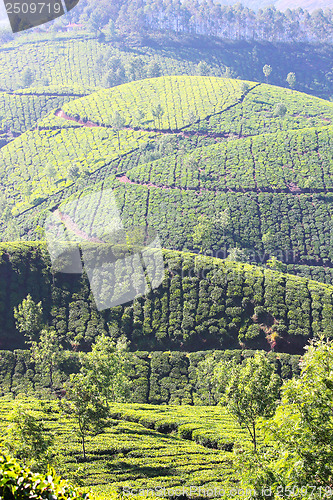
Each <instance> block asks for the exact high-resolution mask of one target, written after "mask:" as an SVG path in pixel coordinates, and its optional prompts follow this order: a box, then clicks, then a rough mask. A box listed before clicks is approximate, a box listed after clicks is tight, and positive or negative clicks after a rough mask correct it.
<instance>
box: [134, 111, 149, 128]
mask: <svg viewBox="0 0 333 500" xmlns="http://www.w3.org/2000/svg"><path fill="white" fill-rule="evenodd" d="M145 116H146V114H145V112H144V111H143V110H142V109H140V108H139V109H138V110H137V111H136V113H135V115H134V117H135V120H136V122H137V125H138V127H140V126H142V122H143V120H144V118H145Z"/></svg>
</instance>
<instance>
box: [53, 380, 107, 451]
mask: <svg viewBox="0 0 333 500" xmlns="http://www.w3.org/2000/svg"><path fill="white" fill-rule="evenodd" d="M65 388H66V400H65V401H64V402H62V403H61V404H62V407H63V410H64V412H65V413H66V414H67V415H70V416H71V417H72V418H73V419H74V420H75V422H76V431H77V435H78V437H79V439H80V441H81V445H82V455H83V459H84V460H85V459H86V438H87V436H88V435H97V434H99V433H101V432H102V431H103V429H104V428H105V427H106V425H107V417H108V415H109V410H108V408H107V406H105V404H104V403H103V401H102V398H101V396H100V394H99V391H98V388H97V387H96V386H95V385H94V384H93V383H92V381H91V379H90V377H87V376H84V375H83V374H82V373H78V374H71V376H70V379H69V380H68V381H67V383H66V385H65Z"/></svg>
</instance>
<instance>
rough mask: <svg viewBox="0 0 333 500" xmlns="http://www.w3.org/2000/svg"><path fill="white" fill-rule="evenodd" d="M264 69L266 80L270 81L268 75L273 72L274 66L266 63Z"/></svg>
mask: <svg viewBox="0 0 333 500" xmlns="http://www.w3.org/2000/svg"><path fill="white" fill-rule="evenodd" d="M262 71H263V73H264V75H265V77H266V81H267V82H268V77H269V76H270V74H271V73H272V66H270V65H269V64H265V66H264V67H263V69H262Z"/></svg>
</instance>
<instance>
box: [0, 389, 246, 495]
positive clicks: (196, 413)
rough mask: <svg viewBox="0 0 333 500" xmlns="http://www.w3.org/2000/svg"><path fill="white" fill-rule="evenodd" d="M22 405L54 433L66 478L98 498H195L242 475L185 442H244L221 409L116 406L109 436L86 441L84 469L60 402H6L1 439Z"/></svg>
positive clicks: (226, 458)
mask: <svg viewBox="0 0 333 500" xmlns="http://www.w3.org/2000/svg"><path fill="white" fill-rule="evenodd" d="M17 405H20V407H21V408H26V409H28V410H29V411H30V412H31V413H32V414H33V415H34V416H35V417H36V418H39V419H43V421H44V424H45V427H46V428H47V430H49V431H51V432H52V431H53V432H55V434H56V454H57V455H59V454H60V456H62V457H63V463H62V464H61V466H60V471H61V472H62V474H63V475H64V476H65V477H66V476H67V477H68V478H69V479H71V480H73V477H75V478H76V480H78V479H79V480H81V481H82V482H83V484H84V486H87V487H88V486H92V491H93V492H94V493H96V494H99V493H100V492H103V494H104V495H106V494H107V493H110V494H111V492H113V491H114V490H118V491H122V490H123V489H125V488H126V489H130V490H137V489H141V488H152V489H154V488H165V489H166V495H167V494H168V490H169V491H171V489H172V488H176V487H183V486H184V487H186V488H187V487H190V486H191V485H192V486H193V492H194V488H195V487H196V488H197V489H198V487H199V486H202V487H205V488H208V487H210V488H214V487H218V488H223V486H226V485H228V483H229V485H230V486H231V485H235V484H237V476H238V474H237V471H235V469H234V467H233V464H232V458H231V457H232V456H231V454H230V452H227V451H223V450H212V449H209V448H205V447H204V446H202V444H197V443H196V442H194V441H189V440H188V439H186V438H187V437H188V434H187V436H186V429H187V430H188V432H190V429H192V434H193V435H194V436H193V437H195V436H196V437H195V439H198V441H199V442H200V441H202V442H203V443H204V442H205V432H206V433H207V436H208V439H209V438H211V439H213V437H212V436H213V435H214V439H217V440H218V441H220V442H221V446H223V442H228V443H229V444H230V445H231V446H232V443H233V442H234V441H235V440H238V439H244V436H245V433H244V431H242V430H240V429H239V427H238V426H237V425H235V423H234V422H233V421H232V420H231V418H230V417H229V416H227V415H226V413H225V411H224V410H222V409H220V408H214V407H209V408H206V407H189V406H183V407H170V406H169V407H168V406H165V407H163V409H162V408H161V407H159V406H151V405H145V406H142V405H128V404H126V405H121V406H120V405H114V406H112V408H111V411H112V413H113V417H114V418H113V419H111V420H110V424H109V426H108V427H107V428H106V430H105V431H104V432H103V433H102V434H99V435H97V436H95V437H88V438H87V445H86V446H87V458H88V460H87V461H86V462H85V463H84V464H80V452H81V450H80V444H79V442H78V441H77V439H75V437H74V435H73V428H74V423H73V421H71V420H70V419H69V418H68V417H64V416H63V415H61V413H60V412H59V410H58V409H57V406H56V404H55V402H50V403H48V402H46V401H45V402H42V403H41V404H39V402H38V401H36V400H33V399H21V400H16V401H15V402H13V401H9V400H6V399H5V398H2V400H1V413H0V429H1V432H2V433H3V432H5V429H6V426H7V425H8V424H9V422H8V420H7V419H8V414H9V412H10V410H11V409H13V408H14V407H17ZM43 408H44V410H45V411H42V409H43ZM148 415H149V416H148ZM145 418H146V420H145ZM123 419H127V421H124V420H123ZM140 419H142V423H143V424H147V423H148V420H149V421H150V422H154V421H156V424H155V425H156V427H157V429H159V431H160V432H159V431H158V430H153V429H147V428H146V427H145V425H142V424H141V423H136V421H140ZM131 420H132V421H131ZM203 422H205V424H203ZM177 425H179V427H178V432H177ZM167 428H169V429H170V430H171V429H172V428H173V429H175V432H173V433H172V434H165V430H166V429H167ZM184 437H185V439H184ZM226 440H227V441H226ZM58 469H59V467H58ZM198 496H199V495H198V493H197V494H194V496H193V498H196V497H198Z"/></svg>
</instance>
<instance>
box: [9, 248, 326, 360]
mask: <svg viewBox="0 0 333 500" xmlns="http://www.w3.org/2000/svg"><path fill="white" fill-rule="evenodd" d="M164 264H165V278H164V280H163V283H162V284H161V286H159V287H158V288H156V289H155V290H152V291H150V292H149V293H148V294H147V295H146V296H143V297H139V298H137V299H135V300H134V302H131V303H128V304H124V305H121V306H117V307H114V308H111V309H108V310H105V311H103V312H101V313H100V312H98V311H97V310H96V306H95V303H94V299H93V296H92V294H91V292H90V289H89V282H88V279H87V277H86V275H85V274H84V275H82V276H81V275H66V274H61V273H52V272H51V269H50V257H49V255H48V252H47V249H46V246H45V245H44V244H36V243H23V242H22V243H8V244H2V245H1V260H0V285H1V286H0V290H1V294H0V311H1V315H2V328H1V338H0V342H1V348H2V349H4V348H10V349H13V348H15V347H20V346H22V345H23V336H22V334H19V333H18V332H17V331H16V330H15V327H14V318H13V308H14V306H17V304H19V303H20V302H21V301H22V299H23V298H24V297H25V296H26V295H27V293H31V294H32V296H33V298H34V300H35V301H39V300H42V302H43V308H44V311H45V318H44V319H45V321H47V322H49V323H50V324H52V325H53V326H54V327H55V329H56V331H57V333H58V335H59V338H60V339H61V340H62V342H63V343H64V345H65V346H68V347H70V346H72V347H73V346H76V348H78V347H79V348H86V347H87V346H89V345H90V344H91V343H92V342H93V339H94V338H95V336H96V335H98V334H101V333H103V332H105V333H107V332H108V331H112V332H113V334H115V335H116V336H119V335H121V334H124V335H126V336H127V338H128V339H129V340H130V342H131V349H132V350H135V349H137V348H139V349H143V350H163V349H164V350H166V349H174V350H190V351H195V350H203V349H204V350H206V349H210V348H213V347H214V348H217V347H219V348H220V349H231V348H239V347H241V346H242V347H243V348H244V347H248V348H261V349H266V350H270V349H271V348H275V350H277V351H281V350H282V351H286V352H291V353H299V352H301V350H302V348H303V346H304V344H305V343H306V342H307V340H308V339H309V338H310V337H312V336H313V335H316V334H319V333H324V334H325V335H327V336H332V335H333V330H332V328H333V327H332V325H333V312H332V311H333V307H332V306H333V287H332V286H327V285H324V284H320V283H317V282H314V281H309V280H307V279H304V278H298V277H295V276H291V275H287V274H282V273H279V272H276V271H271V270H264V269H260V268H258V267H255V266H251V265H248V264H242V263H235V262H231V261H222V260H220V259H214V258H210V257H204V256H197V255H194V254H189V253H181V252H175V251H165V252H164Z"/></svg>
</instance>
